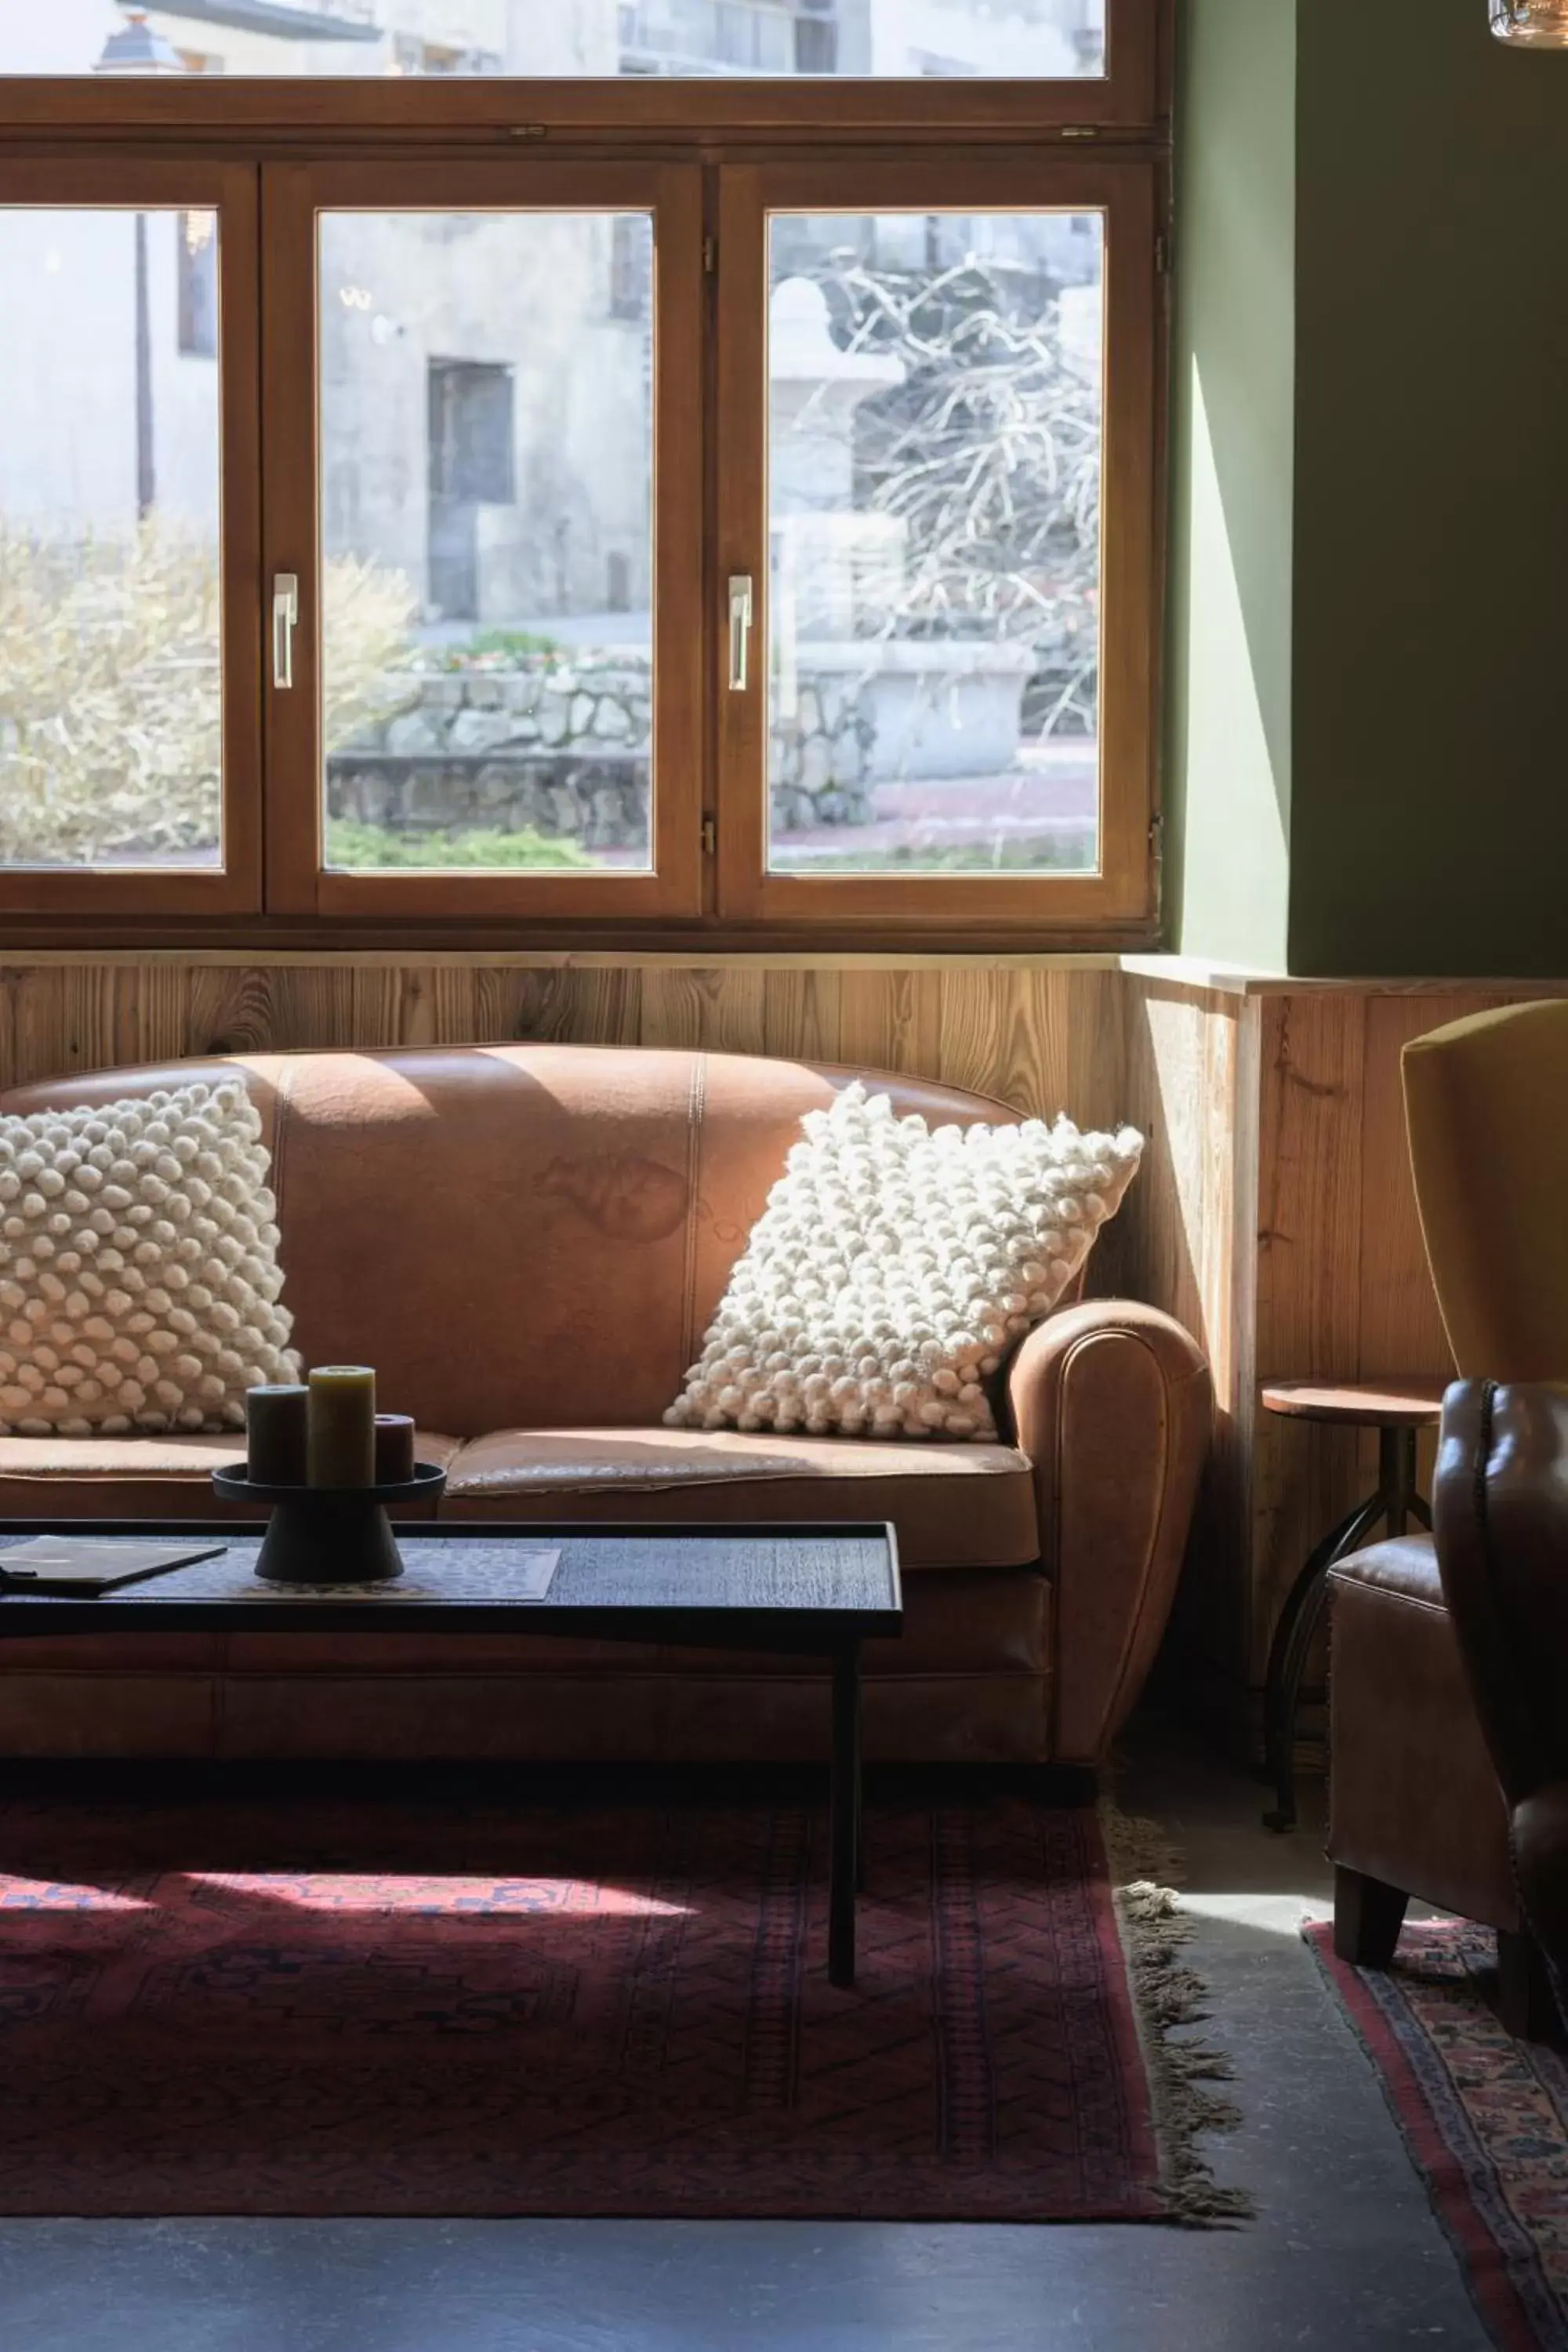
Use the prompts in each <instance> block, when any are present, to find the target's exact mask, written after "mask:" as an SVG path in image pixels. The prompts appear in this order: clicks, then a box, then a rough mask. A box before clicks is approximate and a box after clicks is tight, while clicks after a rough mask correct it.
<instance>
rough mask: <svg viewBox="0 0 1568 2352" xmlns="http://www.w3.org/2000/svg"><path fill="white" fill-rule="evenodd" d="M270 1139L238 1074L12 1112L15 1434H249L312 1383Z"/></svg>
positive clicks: (2, 1124)
mask: <svg viewBox="0 0 1568 2352" xmlns="http://www.w3.org/2000/svg"><path fill="white" fill-rule="evenodd" d="M260 1138H261V1119H260V1116H259V1114H258V1111H257V1108H256V1106H255V1104H254V1103H252V1101H251V1100H250V1098H249V1097H248V1096H247V1093H246V1091H245V1088H244V1087H243V1085H241V1084H240V1082H239V1081H238V1080H237V1079H228V1078H225V1079H221V1080H219V1081H218V1083H217V1084H216V1085H212V1086H206V1085H199V1084H198V1085H194V1086H188V1087H173V1088H166V1089H163V1090H161V1091H160V1092H158V1093H156V1094H151V1095H148V1096H147V1097H145V1098H144V1099H143V1100H142V1101H136V1102H132V1101H126V1102H116V1103H106V1104H102V1105H100V1106H99V1107H98V1108H84V1109H79V1110H58V1111H38V1112H36V1113H34V1114H33V1115H31V1116H30V1117H27V1118H0V1430H3V1431H5V1432H7V1433H12V1432H14V1433H18V1434H20V1435H22V1436H25V1437H47V1436H48V1435H50V1434H52V1433H58V1434H59V1435H61V1436H65V1437H89V1436H91V1435H93V1434H94V1433H102V1434H104V1435H114V1434H117V1433H124V1432H128V1431H133V1430H168V1429H241V1428H243V1427H244V1425H245V1391H246V1390H247V1388H248V1387H250V1386H252V1385H254V1384H255V1383H258V1382H260V1381H294V1380H298V1379H299V1377H300V1374H299V1369H298V1367H299V1359H298V1357H297V1356H295V1355H294V1353H293V1352H292V1351H291V1349H289V1344H288V1342H289V1331H290V1329H291V1328H292V1319H291V1318H290V1316H289V1312H288V1309H287V1308H286V1307H282V1306H280V1305H279V1294H280V1292H281V1290H282V1288H283V1276H282V1275H281V1273H280V1272H279V1265H278V1228H277V1226H276V1225H275V1224H274V1223H273V1222H272V1219H273V1215H274V1213H275V1204H274V1202H273V1198H272V1194H271V1193H270V1192H268V1186H267V1180H268V1173H269V1169H268V1155H267V1151H266V1150H265V1148H264V1146H263V1144H262V1142H261V1139H260Z"/></svg>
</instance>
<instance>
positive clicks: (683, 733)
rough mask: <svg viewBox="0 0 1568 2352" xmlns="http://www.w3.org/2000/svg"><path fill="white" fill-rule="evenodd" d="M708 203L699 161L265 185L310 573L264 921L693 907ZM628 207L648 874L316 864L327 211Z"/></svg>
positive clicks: (274, 374)
mask: <svg viewBox="0 0 1568 2352" xmlns="http://www.w3.org/2000/svg"><path fill="white" fill-rule="evenodd" d="M701 209H702V194H701V180H700V171H699V169H698V167H697V166H695V165H693V164H689V163H678V164H647V163H586V162H584V163H555V162H554V161H552V160H551V161H542V160H535V159H534V158H532V157H527V158H522V157H513V158H510V159H509V160H508V161H507V162H506V163H493V162H492V163H473V162H463V163H412V164H406V163H398V164H389V163H335V162H334V163H279V164H273V165H269V166H268V167H267V169H266V171H265V173H264V175H263V194H262V219H263V232H262V255H263V261H262V306H263V307H262V318H263V347H264V352H265V362H264V364H265V382H264V395H263V409H264V415H265V417H266V436H267V439H266V454H265V457H264V465H265V467H266V478H267V485H268V488H267V500H266V518H265V530H266V553H265V571H266V575H267V577H268V580H271V579H274V578H276V577H277V576H278V575H279V573H284V572H292V573H293V574H294V575H295V576H296V577H297V579H298V580H299V582H300V598H301V609H300V625H299V628H298V630H297V633H296V635H295V640H294V645H295V660H294V684H293V686H292V688H290V689H289V690H288V691H287V692H283V691H279V689H278V688H276V687H275V686H274V684H273V683H272V680H271V677H270V675H269V676H268V680H267V685H266V698H267V741H268V758H267V770H268V803H267V807H268V817H267V905H268V911H269V912H270V913H275V914H279V915H315V916H322V917H327V918H329V919H349V920H360V919H368V920H371V921H376V920H380V921H386V920H388V919H402V918H406V917H409V916H414V917H423V918H435V919H442V918H447V919H459V918H463V917H469V916H471V917H476V918H485V917H501V918H506V917H514V918H515V917H528V916H540V915H543V916H546V917H548V918H549V919H551V920H561V921H570V920H572V919H584V918H600V919H605V918H608V919H618V920H622V921H629V922H636V921H638V920H644V921H647V920H655V921H657V920H658V919H668V918H670V917H681V916H685V917H689V918H690V917H695V916H696V915H697V914H698V913H699V912H700V906H701V887H702V884H701V870H702V839H701V797H702V795H701V764H700V762H701V710H702V680H703V661H704V640H703V626H702V614H703V604H704V599H703V595H702V529H701V524H702V488H701V483H702V456H701V435H700V423H701V419H700V407H699V406H695V405H694V404H693V403H692V400H691V396H690V388H691V386H692V384H693V383H697V382H700V377H701V367H702V310H703V290H702V218H701ZM340 210H341V211H368V212H376V213H381V212H387V213H391V212H518V213H527V212H537V213H542V214H549V213H552V212H576V213H593V212H633V211H643V210H647V211H650V212H651V213H652V214H653V215H654V267H655V273H656V289H657V290H656V296H655V318H656V320H657V325H656V331H655V358H654V383H655V393H654V431H653V450H652V460H653V468H654V473H653V509H654V579H655V593H654V609H655V620H654V742H653V758H652V761H651V790H652V847H653V870H652V871H651V872H649V873H612V872H598V873H592V874H588V873H576V872H563V873H549V872H545V873H517V874H499V873H498V874H485V873H465V872H461V871H458V872H451V873H433V872H426V873H418V872H405V871H399V872H395V873H384V874H381V873H375V872H372V871H359V872H354V873H345V872H342V871H336V872H335V871H332V870H331V869H329V868H327V867H325V866H323V864H322V861H321V834H322V802H323V793H322V760H321V692H320V581H321V560H320V558H321V523H320V512H319V509H320V470H321V469H320V465H319V461H318V447H319V437H318V430H317V428H318V411H319V384H320V369H319V352H318V335H317V321H318V317H319V301H318V289H317V247H318V239H317V233H316V222H317V217H318V215H319V214H320V213H322V212H333V211H340Z"/></svg>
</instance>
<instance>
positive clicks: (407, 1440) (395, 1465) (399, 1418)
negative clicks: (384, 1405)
mask: <svg viewBox="0 0 1568 2352" xmlns="http://www.w3.org/2000/svg"><path fill="white" fill-rule="evenodd" d="M413 1475H414V1423H413V1422H412V1421H411V1420H410V1419H409V1417H408V1415H407V1414H406V1413H405V1412H378V1413H377V1414H376V1416H375V1483H376V1485H377V1486H407V1484H408V1482H409V1480H410V1479H411V1478H412V1477H413Z"/></svg>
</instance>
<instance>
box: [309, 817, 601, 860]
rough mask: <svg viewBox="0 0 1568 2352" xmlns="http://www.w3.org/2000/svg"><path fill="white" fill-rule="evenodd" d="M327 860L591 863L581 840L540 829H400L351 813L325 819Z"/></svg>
mask: <svg viewBox="0 0 1568 2352" xmlns="http://www.w3.org/2000/svg"><path fill="white" fill-rule="evenodd" d="M327 864H328V865H329V866H333V867H336V868H340V869H341V868H347V869H348V870H349V871H351V872H364V871H372V872H374V871H382V872H385V871H387V870H389V869H391V870H396V871H409V870H414V871H417V872H421V873H428V872H429V871H430V870H431V869H432V868H433V867H440V866H466V867H468V869H469V870H470V871H473V870H479V871H482V872H484V873H487V874H494V873H512V872H516V871H518V870H520V869H527V868H534V869H536V870H540V871H555V872H560V871H562V870H563V869H571V870H578V869H581V868H582V867H584V866H590V867H591V866H593V864H594V860H593V859H592V858H591V857H590V856H588V853H587V851H586V850H585V849H584V847H583V845H582V844H581V843H580V842H576V841H569V840H552V839H551V838H550V837H549V836H548V835H544V834H542V833H535V832H532V831H529V832H524V833H499V832H494V831H492V832H489V833H455V834H454V833H399V832H395V831H394V829H393V828H392V827H391V826H390V825H384V824H359V823H357V822H356V821H355V820H353V818H349V817H331V818H329V819H328V821H327Z"/></svg>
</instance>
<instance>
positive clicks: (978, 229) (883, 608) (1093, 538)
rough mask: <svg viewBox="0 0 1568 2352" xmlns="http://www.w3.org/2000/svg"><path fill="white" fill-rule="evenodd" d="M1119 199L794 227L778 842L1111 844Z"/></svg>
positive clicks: (889, 869) (776, 342) (941, 860)
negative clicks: (1108, 773)
mask: <svg viewBox="0 0 1568 2352" xmlns="http://www.w3.org/2000/svg"><path fill="white" fill-rule="evenodd" d="M1103 252H1104V243H1103V236H1102V223H1101V217H1100V215H1099V214H1098V213H1083V214H1071V213H1063V212H1032V213H1005V214H1004V213H989V214H982V215H977V216H974V215H964V216H961V215H956V214H931V215H925V214H922V215H915V214H891V215H874V216H872V215H868V216H865V217H859V218H854V219H843V218H829V217H827V216H826V215H815V214H813V215H776V216H775V217H774V218H773V220H772V222H771V223H770V228H769V257H770V260H769V291H770V334H769V377H770V383H769V394H770V397H769V467H768V512H769V529H770V537H771V542H772V544H771V564H770V573H771V577H770V593H769V598H768V614H769V637H770V645H769V656H770V660H769V710H768V716H769V748H768V782H769V804H770V821H769V856H768V864H769V868H770V870H771V871H772V872H773V873H775V874H833V873H852V874H884V873H910V874H952V873H977V874H984V873H1007V874H1018V873H1032V874H1039V873H1058V872H1074V873H1082V872H1092V871H1093V870H1094V868H1095V866H1096V865H1097V863H1098V855H1099V845H1098V839H1097V831H1098V810H1099V799H1100V766H1099V740H1098V739H1099V670H1100V595H1099V589H1100V448H1101V437H1102V436H1101V338H1102V329H1103V278H1104V271H1103Z"/></svg>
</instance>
